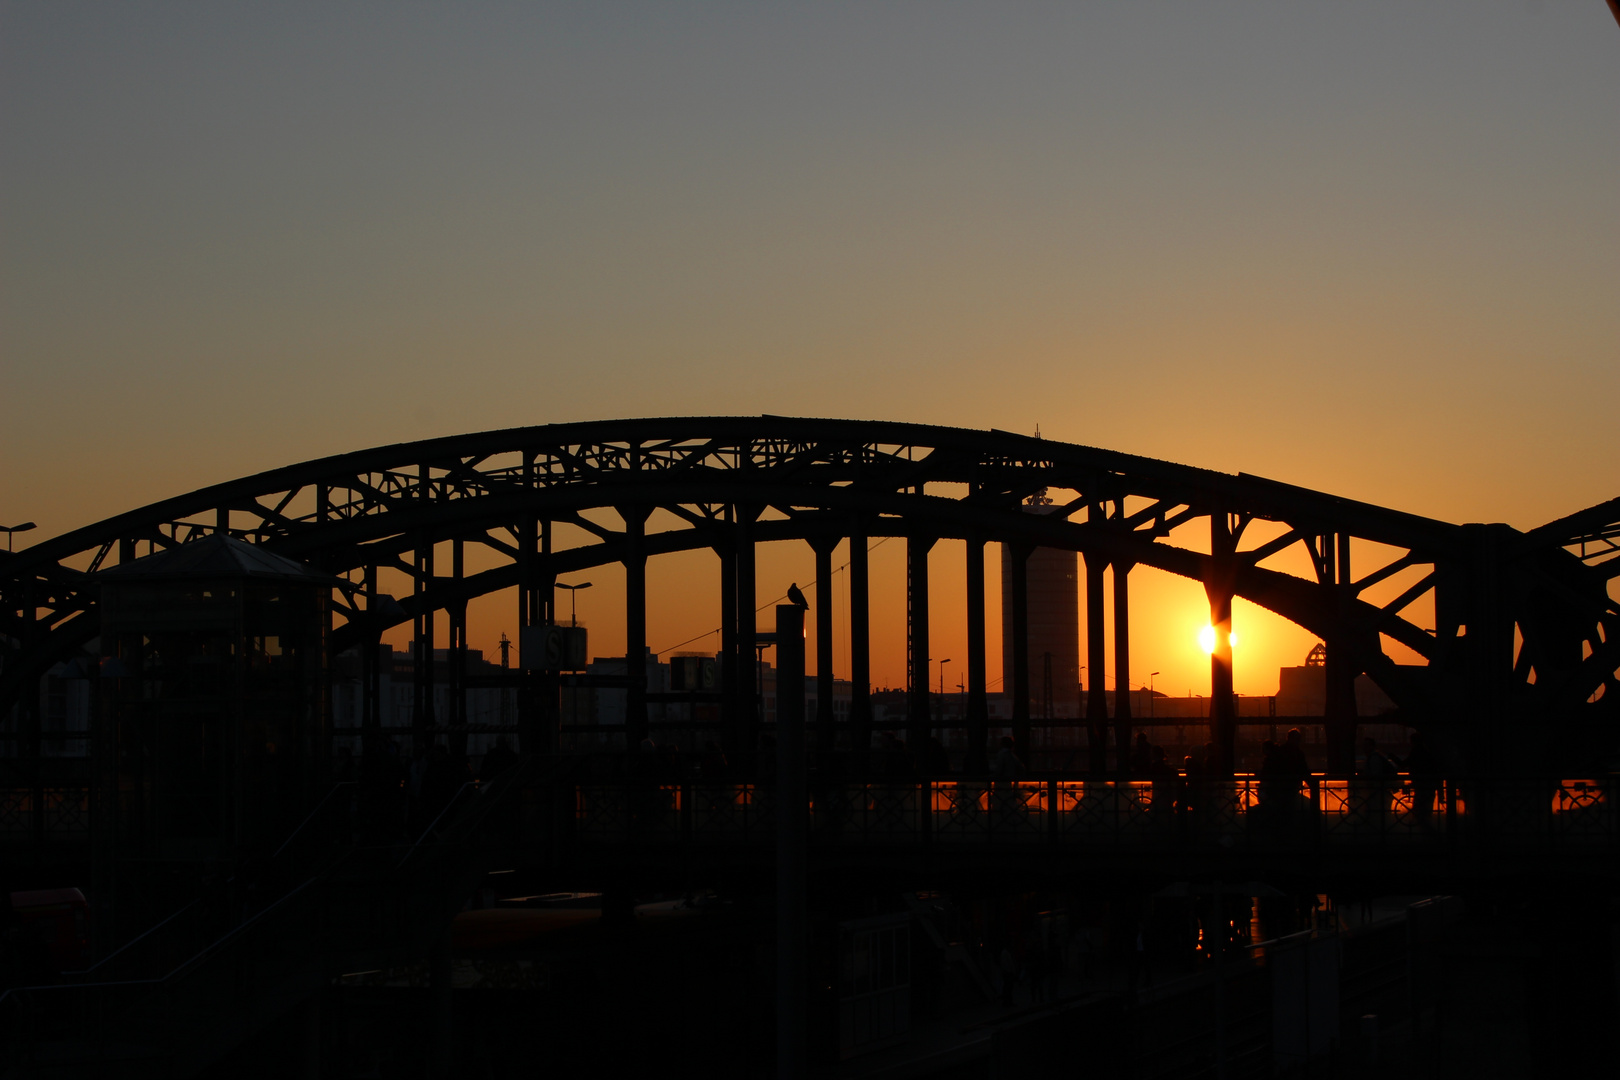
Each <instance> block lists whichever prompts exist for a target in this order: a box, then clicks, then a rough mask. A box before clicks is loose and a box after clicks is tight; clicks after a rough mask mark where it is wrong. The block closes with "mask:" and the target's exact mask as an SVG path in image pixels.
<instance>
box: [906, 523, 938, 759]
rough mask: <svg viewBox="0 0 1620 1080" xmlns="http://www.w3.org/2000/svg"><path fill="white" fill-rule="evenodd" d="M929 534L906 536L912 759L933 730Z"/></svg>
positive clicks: (908, 708)
mask: <svg viewBox="0 0 1620 1080" xmlns="http://www.w3.org/2000/svg"><path fill="white" fill-rule="evenodd" d="M933 547H934V539H933V538H932V537H919V536H908V537H906V656H907V658H908V659H909V661H910V668H911V678H910V683H911V685H910V693H908V694H907V695H906V742H907V744H908V749H909V750H910V751H911V755H912V758H913V760H915V761H918V762H921V761H924V760H926V758H927V749H928V739H929V737H930V735H931V734H932V732H933V721H932V719H931V717H930V710H929V707H928V705H929V702H928V696H929V693H928V692H929V687H928V674H929V672H928V662H929V661H930V660H931V659H933V657H931V656H930V655H929V654H928V553H929V551H931V550H932V549H933Z"/></svg>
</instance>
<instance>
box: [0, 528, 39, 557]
mask: <svg viewBox="0 0 1620 1080" xmlns="http://www.w3.org/2000/svg"><path fill="white" fill-rule="evenodd" d="M38 527H39V526H37V525H35V524H34V523H33V522H32V521H25V522H23V523H22V524H21V525H0V532H3V533H5V534H6V551H7V552H8V553H9V552H10V551H11V534H12V533H20V532H27V531H28V530H29V529H37V528H38Z"/></svg>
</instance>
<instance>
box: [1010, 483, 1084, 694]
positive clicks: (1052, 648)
mask: <svg viewBox="0 0 1620 1080" xmlns="http://www.w3.org/2000/svg"><path fill="white" fill-rule="evenodd" d="M1024 509H1025V511H1026V512H1028V513H1031V514H1049V513H1051V512H1052V510H1053V507H1052V505H1051V504H1050V503H1049V502H1047V501H1046V499H1045V496H1044V494H1043V495H1039V496H1036V497H1035V498H1034V499H1032V500H1030V501H1029V502H1027V503H1025V504H1024ZM1078 564H1079V556H1078V555H1076V554H1075V553H1074V552H1072V551H1063V550H1060V549H1058V548H1044V547H1043V548H1036V549H1035V550H1034V551H1033V552H1031V553H1030V556H1029V561H1028V562H1027V563H1026V564H1025V581H1026V582H1027V587H1028V590H1029V697H1030V705H1029V714H1030V716H1032V717H1044V716H1048V715H1050V716H1054V717H1075V716H1079V715H1080V575H1079V565H1078ZM1012 636H1013V635H1012V548H1011V546H1010V545H1007V544H1003V545H1001V671H1002V689H1003V691H1005V692H1006V693H1009V694H1010V693H1012V690H1013V679H1012V674H1013V656H1012Z"/></svg>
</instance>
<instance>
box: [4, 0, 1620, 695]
mask: <svg viewBox="0 0 1620 1080" xmlns="http://www.w3.org/2000/svg"><path fill="white" fill-rule="evenodd" d="M1617 178H1620V27H1617V26H1616V24H1615V19H1614V17H1613V16H1612V15H1611V13H1610V11H1609V10H1608V8H1607V7H1606V6H1605V4H1604V3H1602V2H1601V0H1589V2H1577V0H1565V2H1557V3H1553V2H1545V3H1532V2H1524V0H1515V2H1501V3H1493V2H1484V0H1467V2H1453V3H1441V2H1431V3H1424V4H1409V3H1396V2H1388V3H1371V2H1369V3H1358V4H1340V3H1333V4H1330V3H1239V2H1221V3H1197V4H1195V3H1154V2H1133V3H1129V4H1126V3H1115V4H1106V3H1087V4H1074V3H1066V4H1059V3H1053V4H1023V3H1012V2H1006V0H1002V2H997V3H984V4H950V3H930V4H906V3H889V4H881V5H873V4H832V3H818V4H795V5H789V4H772V5H760V4H723V3H703V4H670V3H657V4H653V3H648V4H613V3H591V4H571V5H548V4H538V3H523V4H510V5H502V4H493V3H484V4H478V5H449V4H438V5H419V4H403V3H389V4H364V3H345V4H327V3H320V4H300V3H292V2H281V3H273V4H271V3H264V4H237V3H233V4H220V3H202V4H162V3H142V4H123V3H117V4H114V3H107V4H75V3H67V2H51V3H38V4H19V3H10V2H7V3H4V4H0V199H3V203H0V205H3V214H0V375H3V382H0V389H3V393H0V462H3V465H4V468H0V518H5V519H18V520H21V519H25V518H27V519H32V520H35V521H38V522H39V523H40V526H41V529H40V531H39V532H37V533H35V534H33V536H32V537H29V538H28V539H33V538H34V537H43V536H48V535H51V534H53V533H56V532H59V531H62V530H64V529H67V528H70V527H73V526H76V525H80V524H84V523H86V522H89V521H92V520H95V519H97V518H100V517H103V516H106V515H109V514H112V513H115V512H117V511H120V510H123V509H127V508H130V507H133V506H137V505H140V504H142V503H146V502H149V501H152V500H154V499H157V498H161V497H164V496H167V495H171V494H175V493H178V492H182V491H186V490H190V489H191V488H194V487H198V486H200V485H203V484H206V483H211V482H215V481H220V480H225V479H229V478H231V477H234V476H238V475H242V474H245V473H249V472H253V471H257V470H260V469H264V468H270V467H273V466H276V465H281V464H285V463H287V462H290V461H295V460H300V459H304V458H310V457H315V456H319V455H322V454H328V453H336V452H341V451H345V450H351V449H356V448H360V447H364V446H369V445H374V444H378V443H385V442H394V441H399V440H408V439H415V438H421V437H425V436H431V435H440V434H449V433H454V432H460V431H468V430H476V429H482V428H493V427H506V426H513V425H521V424H533V423H545V422H551V421H560V420H575V419H592V418H603V417H613V416H633V415H658V414H686V413H761V412H771V413H780V414H805V415H823V416H848V417H877V418H893V419H905V420H916V421H924V422H934V423H948V424H958V425H964V426H969V427H992V426H993V427H1000V428H1005V429H1009V430H1017V431H1032V430H1034V428H1035V426H1036V425H1037V424H1038V425H1039V426H1040V429H1041V431H1042V432H1043V433H1044V434H1045V435H1046V436H1048V437H1050V438H1059V439H1065V440H1069V441H1074V442H1082V443H1090V444H1094V445H1100V446H1107V447H1112V448H1116V449H1121V450H1128V451H1133V452H1137V453H1144V454H1150V455H1153V456H1156V457H1162V458H1168V459H1171V460H1176V461H1182V462H1186V463H1189V464H1196V465H1202V466H1207V467H1212V468H1217V469H1225V470H1231V471H1237V470H1243V471H1246V472H1251V473H1257V474H1261V475H1266V476H1271V477H1274V478H1277V479H1281V480H1287V481H1291V482H1294V483H1299V484H1304V485H1308V486H1310V487H1315V488H1320V489H1324V490H1328V491H1332V492H1336V493H1340V494H1344V495H1348V496H1352V497H1356V498H1360V499H1366V500H1369V501H1372V502H1377V503H1382V504H1386V505H1392V506H1396V507H1399V508H1402V509H1407V510H1412V511H1416V512H1419V513H1424V514H1428V515H1431V516H1435V517H1440V518H1446V519H1449V520H1454V521H1467V520H1501V521H1507V522H1509V523H1511V524H1514V525H1516V526H1520V527H1529V526H1533V525H1535V524H1538V523H1539V522H1541V521H1544V520H1547V519H1550V518H1553V517H1556V516H1560V515H1562V514H1564V513H1568V512H1570V511H1573V510H1575V509H1578V508H1580V507H1583V506H1586V505H1589V504H1591V503H1595V502H1597V501H1600V500H1602V499H1605V498H1610V497H1613V496H1615V495H1616V494H1620V460H1617V458H1616V456H1615V454H1614V451H1613V437H1614V415H1615V405H1616V403H1617V399H1620V394H1617V390H1620V302H1617V300H1616V295H1615V283H1616V282H1617V281H1620V199H1617V198H1616V191H1617V190H1620V179H1617ZM19 539H21V538H19ZM899 546H900V545H899V544H898V543H895V544H890V545H887V546H886V547H885V549H883V550H884V552H885V553H887V552H889V549H891V548H893V549H898V548H899ZM955 550H956V551H957V555H956V559H957V561H959V559H960V554H959V553H960V549H959V548H957V549H955ZM949 551H950V549H948V548H945V547H943V546H942V549H941V554H939V555H938V556H936V558H937V559H941V560H949V559H951V557H952V556H951V555H950V554H949ZM800 554H802V556H803V557H802V559H801V558H800ZM894 554H895V555H896V556H898V550H896V551H895V552H894ZM885 557H886V555H885ZM772 558H773V559H775V560H776V562H773V563H772V564H771V565H772V566H773V567H774V566H776V565H777V563H780V564H781V570H780V573H779V574H778V573H777V571H776V570H774V569H773V570H772V571H771V574H776V576H780V577H782V579H783V580H782V581H781V582H777V581H776V580H775V578H774V577H771V576H770V575H766V576H767V577H769V580H768V581H767V580H762V583H761V590H762V591H761V597H760V599H761V601H762V602H764V601H766V600H769V599H771V597H772V596H774V595H775V593H774V592H771V591H770V590H771V589H778V590H779V588H780V586H781V585H784V584H785V582H786V580H788V579H790V578H795V577H796V578H797V579H798V580H800V581H801V582H802V581H804V580H805V579H807V578H808V577H809V576H810V575H809V573H808V572H807V571H806V569H805V567H807V566H808V565H809V555H808V553H807V552H805V553H780V554H779V555H777V556H773V557H772ZM801 562H802V563H803V566H801V565H800V563H801ZM945 565H946V563H944V562H941V564H940V566H941V570H940V571H939V572H937V573H936V578H943V577H944V576H945V574H944V567H945ZM671 566H672V567H673V568H674V571H673V573H672V574H666V575H665V578H666V584H665V585H663V586H660V588H663V589H665V590H666V592H668V594H669V595H670V596H679V595H686V593H683V592H682V590H688V591H689V592H690V603H686V602H685V601H681V602H677V600H667V601H660V604H661V606H660V607H659V608H658V609H657V610H656V611H655V612H654V618H653V625H652V628H651V631H650V632H651V636H652V637H654V638H656V639H658V640H657V641H655V643H654V644H655V647H658V646H661V645H664V644H670V643H672V642H673V641H674V640H678V639H679V638H680V637H682V636H686V633H685V631H686V629H692V632H694V633H695V632H697V631H698V630H701V629H706V628H707V626H708V625H712V623H706V622H705V620H706V618H707V617H706V616H705V615H704V614H703V611H704V608H703V605H704V604H708V603H710V600H709V599H708V596H707V594H708V593H709V592H712V590H709V589H707V587H706V586H704V587H699V586H698V585H694V584H692V582H693V581H699V582H701V580H702V578H703V575H704V574H705V573H707V571H706V570H705V568H704V567H703V566H702V565H700V564H698V563H692V564H691V565H686V564H679V565H678V566H677V565H676V564H671ZM658 573H659V570H658V566H657V564H655V567H654V576H655V579H656V578H657V576H658ZM598 576H599V577H602V576H603V575H598ZM688 579H690V580H688ZM993 580H995V576H994V574H992V581H993ZM941 587H944V586H941ZM951 587H952V588H954V587H955V586H951ZM1155 588H1159V586H1154V585H1144V590H1145V592H1144V600H1143V603H1144V604H1148V603H1150V600H1149V599H1147V598H1148V597H1149V594H1151V593H1152V591H1153V589H1155ZM1163 588H1164V589H1165V590H1168V591H1167V592H1166V597H1167V598H1166V599H1163V600H1162V605H1163V611H1164V613H1165V614H1164V617H1163V618H1162V619H1161V620H1160V622H1161V623H1162V624H1163V625H1165V626H1168V625H1170V624H1171V623H1174V622H1176V620H1177V619H1182V618H1184V617H1186V612H1185V610H1184V609H1185V608H1186V604H1187V603H1191V604H1192V605H1193V606H1194V607H1196V602H1197V589H1196V586H1192V587H1191V588H1192V590H1193V592H1192V593H1191V594H1189V595H1191V596H1192V600H1191V601H1188V600H1186V598H1181V599H1175V597H1180V596H1181V592H1180V591H1177V590H1181V589H1182V586H1181V585H1179V584H1176V583H1170V584H1167V585H1165V586H1163ZM611 592H612V586H611V583H610V582H608V581H607V580H606V579H605V578H604V580H603V582H602V585H601V591H599V592H597V593H595V594H594V595H590V597H589V598H590V601H591V602H593V603H596V604H598V605H600V607H599V609H598V610H597V611H596V612H595V616H596V618H595V621H594V622H593V625H598V626H600V628H601V635H600V636H599V639H598V641H597V642H596V644H597V645H598V646H602V647H603V648H599V649H597V650H594V651H605V647H606V646H607V645H608V644H609V641H610V639H611V637H612V635H613V634H614V633H620V634H621V636H620V638H619V640H620V641H621V642H622V632H621V631H616V630H615V629H614V628H613V621H614V620H613V619H612V617H611V614H610V612H611V610H612V606H611V600H612V597H611V595H610V594H611ZM1171 594H1173V596H1172V595H1171ZM1159 602H1160V601H1151V603H1159ZM582 603H585V598H584V597H582ZM886 610H887V609H885V611H886ZM1136 614H1137V624H1136V625H1137V626H1138V627H1144V626H1145V624H1146V621H1147V620H1148V619H1149V618H1150V616H1149V615H1148V614H1147V613H1146V612H1145V611H1144V610H1142V609H1141V607H1140V606H1139V608H1138V611H1137V613H1136ZM1239 615H1240V621H1241V619H1242V611H1241V609H1240V613H1239ZM883 619H884V620H887V621H880V626H879V629H880V632H882V633H886V634H889V638H890V639H892V636H893V635H892V632H891V631H888V630H883V629H882V628H883V627H885V626H888V625H889V623H893V622H894V620H893V619H892V618H889V616H888V614H885V615H884V616H883ZM499 621H500V617H499V613H494V612H492V613H491V614H489V615H488V616H487V617H486V618H484V619H483V621H481V622H479V623H478V624H477V626H476V627H475V640H474V644H475V645H479V644H482V645H485V646H487V645H488V644H489V643H490V639H491V638H492V636H493V635H495V634H497V633H498V632H499V626H498V625H497V624H498V623H499ZM715 621H717V618H716V620H715ZM995 623H996V620H995V617H994V610H992V626H995ZM689 624H692V625H689ZM696 624H703V625H696ZM694 625H695V629H693V628H692V626H694ZM1177 625H1179V623H1177ZM942 633H943V631H942V630H936V638H940V637H941V635H942ZM1143 633H1144V635H1146V636H1145V637H1144V641H1143V643H1142V644H1140V645H1138V647H1137V652H1138V655H1139V656H1141V658H1142V663H1143V666H1144V669H1145V670H1144V672H1143V674H1144V675H1145V674H1146V671H1147V670H1151V669H1152V668H1148V667H1147V665H1152V667H1153V668H1160V669H1161V670H1165V671H1172V670H1173V671H1174V672H1175V675H1176V677H1175V678H1174V679H1173V680H1172V685H1171V688H1172V689H1173V690H1174V691H1175V692H1178V693H1179V692H1184V691H1185V690H1186V689H1200V687H1199V686H1198V685H1197V684H1195V683H1192V680H1193V679H1194V678H1201V680H1202V684H1203V686H1204V687H1207V669H1206V670H1205V671H1204V673H1203V675H1202V676H1199V675H1198V670H1199V664H1200V663H1201V656H1198V655H1191V656H1186V657H1183V656H1181V655H1179V653H1178V654H1177V655H1175V656H1173V657H1168V658H1165V659H1162V660H1161V659H1158V658H1156V657H1155V655H1154V652H1153V650H1154V649H1156V648H1161V646H1160V645H1158V644H1156V641H1157V639H1155V638H1154V637H1152V635H1151V634H1150V632H1149V631H1148V630H1146V629H1144V630H1143ZM1164 634H1165V635H1166V636H1165V637H1164V644H1163V645H1162V649H1163V650H1165V651H1166V652H1170V651H1175V650H1177V649H1181V646H1180V645H1179V644H1178V645H1175V646H1174V648H1172V644H1171V643H1172V642H1181V641H1183V639H1184V637H1185V635H1184V634H1182V632H1181V631H1180V630H1177V631H1175V633H1174V634H1172V633H1171V632H1170V631H1169V630H1165V631H1164ZM1278 634H1279V635H1280V636H1279V637H1278V638H1277V640H1278V641H1279V642H1282V643H1281V644H1279V645H1278V649H1279V650H1280V651H1279V652H1278V658H1279V660H1280V661H1281V662H1288V663H1297V662H1298V658H1297V657H1296V656H1294V653H1296V652H1297V653H1298V654H1299V655H1303V651H1304V648H1308V646H1309V640H1308V639H1303V638H1302V639H1300V640H1298V641H1296V640H1294V639H1293V638H1287V637H1286V635H1285V634H1282V632H1281V631H1279V632H1278ZM479 635H483V640H480V639H479ZM944 636H945V639H948V637H949V635H948V634H945V635H944ZM664 638H670V641H665V640H663V639H664ZM1285 639H1286V640H1285ZM1301 641H1302V642H1303V646H1302V647H1301ZM700 644H701V643H700ZM947 645H948V640H947ZM620 647H621V648H622V644H621V646H620ZM882 648H884V649H885V650H888V651H887V652H885V653H884V657H885V658H884V659H882V660H881V661H880V663H879V665H878V673H877V674H878V678H879V681H880V682H881V681H885V680H888V681H895V680H897V679H899V678H900V677H901V673H900V671H899V668H898V665H897V664H895V663H893V662H892V655H893V650H892V647H891V646H890V645H884V646H882ZM940 651H943V648H941V650H940ZM1183 651H1184V650H1183ZM950 655H953V656H954V655H956V654H954V653H953V654H950ZM998 656H999V652H998V650H997V649H996V647H995V645H994V643H992V664H993V666H996V667H999V664H996V663H995V658H996V657H998ZM958 659H960V657H958ZM891 669H892V670H891ZM1267 669H1269V670H1267ZM1167 678H1168V677H1167ZM1246 680H1252V681H1247V682H1246ZM1143 681H1145V679H1144V680H1143ZM1165 681H1166V680H1165V679H1161V680H1160V681H1159V683H1158V685H1159V686H1160V687H1161V688H1164V687H1165ZM1238 682H1239V687H1240V689H1245V690H1247V691H1248V692H1253V693H1262V692H1269V691H1268V684H1269V689H1270V690H1274V689H1275V663H1274V662H1272V659H1271V658H1270V657H1269V655H1268V656H1267V658H1266V660H1265V662H1264V663H1255V664H1250V665H1249V666H1248V667H1247V668H1246V667H1245V666H1244V663H1243V661H1242V659H1241V658H1240V660H1239V674H1238ZM1183 683H1189V684H1190V685H1186V686H1183V685H1181V684H1183Z"/></svg>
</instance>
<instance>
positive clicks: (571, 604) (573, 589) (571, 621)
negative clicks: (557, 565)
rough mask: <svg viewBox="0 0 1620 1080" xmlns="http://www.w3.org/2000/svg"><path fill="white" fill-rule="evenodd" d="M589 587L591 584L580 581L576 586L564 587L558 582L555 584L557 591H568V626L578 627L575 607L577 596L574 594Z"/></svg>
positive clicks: (577, 612) (577, 613) (577, 614)
mask: <svg viewBox="0 0 1620 1080" xmlns="http://www.w3.org/2000/svg"><path fill="white" fill-rule="evenodd" d="M590 587H591V583H590V582H588V581H581V582H580V583H579V584H577V585H564V584H563V583H562V582H560V581H559V582H557V588H559V589H567V590H568V625H569V626H578V625H579V618H578V616H579V611H578V609H577V608H576V607H575V601H576V600H577V599H578V596H577V595H576V594H577V593H578V592H579V590H581V589H588V588H590Z"/></svg>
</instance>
